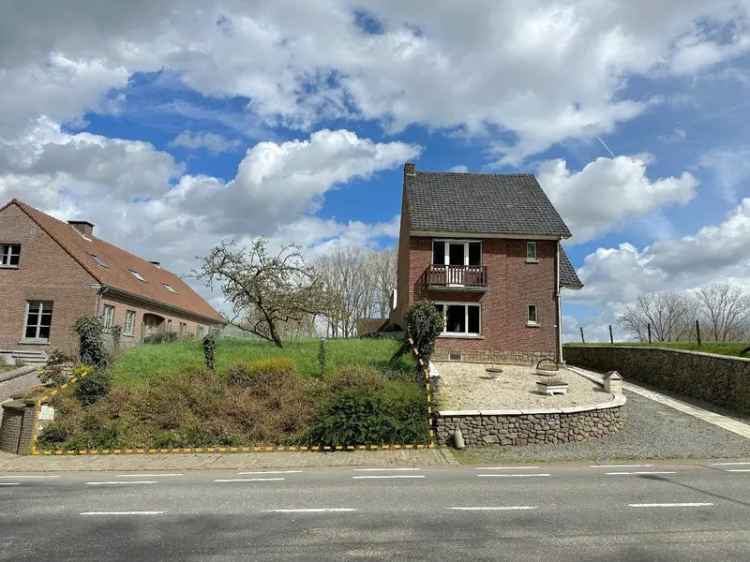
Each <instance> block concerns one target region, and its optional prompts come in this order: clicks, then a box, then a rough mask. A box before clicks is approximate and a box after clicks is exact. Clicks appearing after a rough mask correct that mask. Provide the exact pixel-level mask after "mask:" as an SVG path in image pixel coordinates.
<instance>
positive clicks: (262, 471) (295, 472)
mask: <svg viewBox="0 0 750 562" xmlns="http://www.w3.org/2000/svg"><path fill="white" fill-rule="evenodd" d="M300 472H302V471H301V470H252V471H246V472H238V473H237V474H238V475H241V476H246V475H248V474H299V473H300Z"/></svg>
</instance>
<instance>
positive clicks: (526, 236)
mask: <svg viewBox="0 0 750 562" xmlns="http://www.w3.org/2000/svg"><path fill="white" fill-rule="evenodd" d="M409 235H410V236H433V237H434V236H442V237H448V238H512V239H518V240H566V239H568V238H570V236H563V235H561V234H558V235H554V234H549V235H544V234H532V233H523V232H516V233H504V232H465V231H463V232H462V231H457V230H418V229H412V230H410V231H409Z"/></svg>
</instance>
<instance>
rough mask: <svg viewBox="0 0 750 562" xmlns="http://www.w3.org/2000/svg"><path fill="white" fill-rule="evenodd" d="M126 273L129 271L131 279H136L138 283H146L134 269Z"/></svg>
mask: <svg viewBox="0 0 750 562" xmlns="http://www.w3.org/2000/svg"><path fill="white" fill-rule="evenodd" d="M128 271H130V273H131V274H132V275H133V277H135V278H136V279H138V281H140V282H141V283H145V282H146V280H145V279H144V278H143V275H141V274H140V273H138V272H137V271H136V270H135V269H129V270H128Z"/></svg>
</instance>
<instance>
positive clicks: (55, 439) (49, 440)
mask: <svg viewBox="0 0 750 562" xmlns="http://www.w3.org/2000/svg"><path fill="white" fill-rule="evenodd" d="M69 436H70V433H69V432H68V428H67V427H65V425H63V424H62V423H61V422H54V421H53V422H50V423H48V424H47V425H46V426H45V427H44V429H43V430H42V431H41V432H40V433H39V436H38V437H37V443H38V444H39V445H40V446H42V447H44V446H48V445H59V444H60V443H63V442H64V441H65V440H67V439H68V437H69Z"/></svg>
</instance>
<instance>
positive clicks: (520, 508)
mask: <svg viewBox="0 0 750 562" xmlns="http://www.w3.org/2000/svg"><path fill="white" fill-rule="evenodd" d="M448 509H452V510H454V511H528V510H531V509H537V506H535V505H505V506H497V507H449V508H448Z"/></svg>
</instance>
